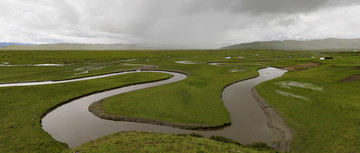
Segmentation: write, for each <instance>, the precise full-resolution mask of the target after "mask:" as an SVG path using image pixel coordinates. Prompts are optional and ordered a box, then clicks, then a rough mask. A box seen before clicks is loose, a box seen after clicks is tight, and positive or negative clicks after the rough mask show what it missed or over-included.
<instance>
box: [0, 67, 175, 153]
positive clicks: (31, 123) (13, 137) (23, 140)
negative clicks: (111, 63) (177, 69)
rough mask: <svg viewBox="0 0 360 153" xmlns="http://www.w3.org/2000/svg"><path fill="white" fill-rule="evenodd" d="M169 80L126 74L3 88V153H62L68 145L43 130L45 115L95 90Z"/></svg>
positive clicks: (0, 118)
mask: <svg viewBox="0 0 360 153" xmlns="http://www.w3.org/2000/svg"><path fill="white" fill-rule="evenodd" d="M167 77H169V76H168V75H167V74H161V73H140V74H126V75H120V76H113V77H109V78H102V79H96V80H88V81H81V82H73V83H64V84H55V85H41V86H29V87H6V88H0V97H1V99H0V122H1V124H0V129H1V131H0V152H60V151H62V150H63V149H66V148H67V146H66V145H64V144H61V143H59V142H56V141H55V140H54V139H52V137H51V136H50V135H49V134H48V133H46V132H45V131H43V130H42V128H41V123H40V120H41V116H42V114H43V113H44V112H45V111H46V110H48V109H49V108H51V107H52V106H55V105H56V104H58V103H61V102H63V101H66V100H68V99H71V98H74V97H78V96H81V95H84V94H88V93H91V92H94V91H101V90H106V89H108V88H114V87H120V86H124V85H127V84H133V83H138V82H145V81H149V80H158V79H163V78H167Z"/></svg>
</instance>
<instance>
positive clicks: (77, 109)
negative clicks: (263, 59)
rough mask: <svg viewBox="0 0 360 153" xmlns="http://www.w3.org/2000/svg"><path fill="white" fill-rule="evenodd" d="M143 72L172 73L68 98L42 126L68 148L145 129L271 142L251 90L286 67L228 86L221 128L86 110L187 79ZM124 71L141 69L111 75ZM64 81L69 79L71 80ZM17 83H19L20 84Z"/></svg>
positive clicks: (268, 130)
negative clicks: (119, 117)
mask: <svg viewBox="0 0 360 153" xmlns="http://www.w3.org/2000/svg"><path fill="white" fill-rule="evenodd" d="M146 72H158V73H167V74H171V75H173V77H172V78H169V79H167V80H162V81H158V82H152V83H144V84H138V85H132V86H127V87H123V88H119V89H114V90H109V91H104V92H101V93H97V94H93V95H89V96H86V97H82V98H80V99H77V100H74V101H71V102H69V103H67V104H64V105H62V106H60V107H58V108H56V109H55V110H53V111H51V112H50V113H48V114H47V115H46V116H45V117H44V118H43V119H42V120H41V122H42V128H43V129H44V130H45V131H46V132H48V133H49V134H50V135H51V136H52V137H53V138H54V139H55V140H57V141H60V142H63V143H66V144H68V146H69V147H70V148H74V147H76V146H80V145H81V144H83V143H84V142H87V141H90V140H94V139H96V138H99V137H102V136H104V135H107V134H111V133H116V132H120V131H146V132H158V133H172V134H176V133H184V134H187V133H198V134H201V135H204V136H207V137H209V136H212V135H219V136H224V137H227V138H230V139H233V140H236V141H238V142H240V143H243V144H249V143H252V142H260V141H261V142H266V143H268V144H270V143H271V140H272V137H273V135H272V132H271V130H270V128H269V126H268V123H267V122H268V121H267V116H266V115H265V113H264V111H263V110H262V108H261V107H260V106H259V104H258V103H257V101H256V100H255V98H254V96H253V94H252V92H251V89H252V88H253V87H255V86H256V85H257V84H259V83H261V82H264V81H267V80H270V79H274V78H276V77H279V76H282V75H283V74H284V73H285V72H286V70H282V69H277V68H271V67H269V68H264V69H260V70H259V71H258V72H259V76H258V77H256V78H253V79H248V80H244V81H240V82H237V83H234V84H231V85H229V86H227V87H226V88H225V89H224V90H223V92H222V100H223V103H224V105H225V107H226V108H227V110H228V111H229V113H230V119H231V126H228V127H225V128H223V129H216V130H215V129H214V130H207V131H194V130H184V129H178V128H174V127H167V126H161V125H153V124H147V123H136V122H126V121H111V120H104V119H101V118H99V117H97V116H95V115H94V114H92V113H91V112H89V111H88V108H89V106H90V105H91V104H92V103H94V102H96V101H99V100H101V99H104V98H107V97H111V96H114V95H118V94H121V93H125V92H130V91H134V90H139V89H144V88H149V87H154V86H158V85H163V84H168V83H173V82H177V81H181V80H184V79H186V75H184V74H181V73H176V72H166V71H146ZM126 73H141V72H139V71H136V72H135V71H134V72H125V73H118V74H111V75H110V76H113V75H120V74H126ZM105 77H106V76H105ZM97 78H99V77H97ZM83 79H85V78H83ZM92 79H94V78H92ZM87 80H88V79H87ZM66 81H69V82H72V81H71V80H66ZM78 81H80V80H78ZM58 82H59V81H58ZM35 83H36V82H35ZM61 83H63V82H61ZM29 84H30V83H27V85H29ZM47 84H48V83H47ZM49 84H51V83H49ZM13 85H14V84H13ZM16 85H17V86H19V85H20V86H21V83H19V84H16ZM30 85H31V84H30ZM4 86H5V84H4ZM9 86H11V85H9Z"/></svg>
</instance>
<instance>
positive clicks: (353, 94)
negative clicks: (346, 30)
mask: <svg viewBox="0 0 360 153" xmlns="http://www.w3.org/2000/svg"><path fill="white" fill-rule="evenodd" d="M335 56H337V57H338V58H336V59H334V60H326V61H324V62H322V65H321V66H318V67H314V68H311V69H308V70H304V71H292V72H288V73H286V74H285V75H284V76H283V77H281V78H277V79H274V80H271V81H268V82H265V83H262V84H260V85H259V86H257V88H256V89H257V90H258V91H259V93H260V94H261V95H262V96H263V98H265V99H266V101H267V102H268V103H269V104H270V105H271V106H272V107H274V108H275V109H276V111H277V112H279V113H280V114H281V116H283V117H284V118H285V120H286V123H287V124H288V125H289V126H290V128H291V129H292V131H293V133H294V140H293V141H292V144H291V149H292V151H293V152H360V94H359V91H360V80H354V81H350V82H343V81H341V80H343V79H346V78H348V77H350V76H354V75H359V74H360V67H359V66H360V56H359V54H358V53H342V54H337V55H335ZM281 81H296V82H301V83H311V84H312V85H314V86H316V87H320V88H319V89H321V88H322V90H319V89H318V90H314V89H309V88H302V87H291V88H284V87H281V86H280V85H278V82H281ZM279 90H280V91H284V92H288V93H293V94H296V95H299V96H303V97H306V98H308V99H307V100H306V99H301V98H296V97H291V96H281V95H279V93H277V92H276V91H279Z"/></svg>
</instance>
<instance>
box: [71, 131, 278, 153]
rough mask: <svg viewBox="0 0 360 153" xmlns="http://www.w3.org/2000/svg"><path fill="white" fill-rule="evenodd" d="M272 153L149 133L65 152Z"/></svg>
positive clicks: (129, 134)
mask: <svg viewBox="0 0 360 153" xmlns="http://www.w3.org/2000/svg"><path fill="white" fill-rule="evenodd" d="M76 151H79V152H83V153H87V152H88V153H95V152H107V153H113V152H114V153H115V152H129V153H130V152H134V153H135V152H154V153H155V152H156V153H158V152H183V153H192V152H214V153H218V152H246V153H255V152H259V153H260V152H263V153H265V152H267V153H268V152H275V151H273V150H268V149H263V148H258V149H254V148H250V147H247V146H241V145H237V144H234V143H225V142H220V141H215V140H212V139H209V138H204V137H201V136H199V135H196V136H191V135H172V134H156V133H148V132H120V133H115V134H111V135H108V136H105V137H102V138H99V139H97V140H94V141H90V142H87V143H85V144H83V145H82V146H81V147H77V148H75V149H74V150H72V151H66V152H76Z"/></svg>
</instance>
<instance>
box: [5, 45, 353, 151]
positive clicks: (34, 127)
mask: <svg viewBox="0 0 360 153" xmlns="http://www.w3.org/2000/svg"><path fill="white" fill-rule="evenodd" d="M313 56H314V57H316V58H314V59H313V58H311V57H313ZM320 56H334V57H336V58H335V59H334V60H331V61H330V60H329V61H322V63H323V65H321V66H319V67H317V68H311V69H309V70H305V71H295V72H290V73H287V74H286V75H285V76H284V77H282V78H281V79H284V78H286V77H291V80H293V79H294V81H299V82H301V81H305V82H310V83H314V84H316V85H319V86H322V87H324V91H319V92H318V91H316V92H312V91H310V92H309V91H307V90H305V89H298V88H294V89H291V90H289V89H282V88H281V89H277V88H279V87H278V86H276V85H274V84H273V83H271V82H269V83H264V84H262V85H261V86H259V88H258V90H259V92H260V94H261V95H262V96H264V98H265V99H266V100H267V101H268V102H269V103H270V104H271V105H272V106H273V107H274V108H275V109H276V110H277V111H278V112H279V113H280V114H281V115H282V116H284V117H285V120H286V122H287V123H288V124H289V126H290V127H291V129H292V130H293V131H294V133H295V138H294V142H293V144H292V148H293V150H294V152H301V151H305V152H306V151H307V152H326V151H330V152H331V151H337V150H336V149H339V150H340V149H341V148H348V151H350V152H351V151H353V150H355V151H356V149H357V148H356V147H357V146H358V145H356V144H359V143H358V142H357V141H356V139H355V138H357V140H359V136H358V135H359V134H358V133H360V132H359V129H360V127H359V124H358V123H359V120H360V119H359V118H356V116H359V111H358V110H359V105H358V104H359V103H357V102H358V101H359V97H358V96H357V95H356V91H358V87H359V81H355V82H337V81H336V80H341V79H342V78H346V77H349V76H350V75H355V74H356V73H358V71H353V69H355V68H356V66H359V65H358V64H359V63H360V61H359V55H358V54H356V53H340V54H334V55H329V54H328V53H313V52H285V51H244V50H238V51H227V50H201V51H200V50H197V51H0V64H1V63H2V62H7V63H9V64H12V65H23V64H45V63H50V64H65V66H63V67H32V66H26V67H25V66H15V67H8V66H0V72H1V76H0V82H23V81H32V80H37V81H39V80H60V79H68V78H73V77H83V76H89V75H95V74H103V73H110V72H114V71H121V70H124V69H127V68H134V67H139V66H140V65H141V64H145V65H158V66H159V67H158V68H159V69H174V70H182V71H186V72H189V73H190V75H189V77H188V78H187V79H186V80H183V81H181V82H177V83H174V84H168V85H163V86H158V87H154V88H150V89H145V90H139V91H135V92H131V93H127V94H123V95H119V96H115V97H112V98H110V99H108V101H109V104H110V105H115V104H116V105H117V104H119V105H121V106H126V107H128V108H129V109H127V110H124V109H122V108H121V107H114V109H113V110H112V109H109V108H108V111H113V113H118V110H121V111H124V112H125V113H126V114H120V115H127V116H139V117H146V118H154V119H162V120H167V121H174V122H180V123H202V124H208V125H219V124H223V123H226V122H229V117H228V114H227V111H226V109H225V108H224V106H223V105H222V101H221V97H220V96H221V89H222V88H223V87H224V86H225V85H226V84H229V83H230V82H233V81H235V80H240V79H244V78H247V77H252V76H255V75H256V74H257V72H256V70H257V69H258V68H261V67H267V66H276V67H285V66H290V65H297V64H304V63H308V62H318V57H320ZM225 57H232V58H231V59H225ZM132 59H135V60H132ZM175 61H193V62H194V63H197V64H178V63H175ZM208 63H223V64H222V65H208ZM134 64H135V65H134ZM138 64H140V65H138ZM333 65H335V66H333ZM83 67H87V70H88V71H89V73H84V74H80V75H77V76H74V74H75V73H79V72H81V71H75V69H78V68H83ZM94 67H95V68H94ZM91 68H93V69H92V70H89V69H91ZM234 70H235V71H234ZM315 74H316V76H315ZM132 75H133V76H132ZM317 76H321V77H317ZM122 77H125V76H117V77H113V78H103V79H97V80H89V81H84V82H73V83H66V84H57V85H46V86H32V87H9V88H0V97H1V99H0V121H1V125H0V152H60V151H64V150H65V151H67V150H66V148H67V147H66V145H64V144H61V143H59V142H56V141H55V140H53V139H52V138H51V136H50V135H48V134H47V133H46V132H44V131H43V130H42V129H41V123H40V122H39V120H40V116H41V114H42V113H44V112H45V111H46V110H47V109H49V108H51V107H52V106H54V105H56V104H58V103H61V102H63V101H66V100H68V99H70V98H73V97H77V96H81V95H84V94H87V93H91V92H94V91H97V90H105V89H108V88H112V87H117V86H122V85H124V84H127V83H134V82H142V81H146V80H153V79H159V78H163V77H167V76H163V75H159V74H152V75H141V74H131V75H130V74H129V76H128V77H127V78H126V77H125V78H122ZM292 78H293V79H292ZM15 80H16V81H15ZM278 80H279V79H278ZM114 82H115V83H114ZM274 89H277V90H282V91H287V92H292V93H296V94H299V95H305V96H308V98H309V99H310V100H309V102H306V103H304V102H298V101H299V100H298V99H291V101H290V103H289V99H290V98H289V97H282V96H279V95H278V93H274V92H272V91H273V90H274ZM294 91H296V92H294ZM303 92H305V93H306V94H303ZM316 93H320V94H319V95H311V94H316ZM334 93H337V94H334ZM308 94H309V95H308ZM19 95H21V96H19ZM154 95H156V96H154ZM161 95H166V96H161ZM133 96H137V97H138V98H139V99H136V100H134V99H133V98H132V99H131V101H130V99H129V98H130V97H133ZM126 99H127V100H126ZM313 99H315V100H316V101H315V100H313ZM313 101H315V102H316V103H313ZM129 102H131V104H130V103H129ZM169 102H171V104H169ZM310 102H311V104H309V103H310ZM290 104H296V105H290ZM339 104H341V105H339ZM353 106H354V107H353ZM105 107H106V106H105ZM310 108H312V109H310ZM340 108H341V109H342V110H340ZM139 111H141V112H143V113H141V114H140V113H139ZM294 112H295V113H294ZM325 114H326V115H325ZM314 115H319V116H318V117H319V118H314V117H313V116H314ZM333 116H335V117H333ZM321 117H322V118H321ZM328 118H330V119H331V120H325V119H328ZM342 120H344V121H342ZM343 123H344V124H345V125H346V126H341V125H342V124H343ZM308 125H313V126H316V128H313V126H308ZM337 128H338V129H337ZM322 130H323V131H324V132H322ZM335 130H339V131H335ZM341 131H342V132H341ZM344 131H348V132H344ZM356 131H357V133H356ZM331 132H334V133H331ZM155 135H156V134H154V136H155ZM115 136H116V135H115ZM326 136H331V137H326ZM159 137H160V136H159ZM111 139H112V138H111ZM114 139H115V138H114ZM116 139H117V138H116ZM149 139H150V138H149ZM174 139H175V138H174ZM176 139H177V138H176ZM102 140H103V139H101V140H100V141H102ZM141 141H143V140H141ZM144 141H145V140H144ZM350 141H351V142H350ZM346 142H349V143H346ZM145 143H146V141H145ZM102 145H106V144H102ZM328 145H333V146H336V147H329V146H328ZM122 146H123V145H122ZM96 147H102V146H96ZM123 147H124V146H123ZM165 148H166V147H165ZM93 149H94V148H93ZM330 149H331V150H330Z"/></svg>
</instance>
